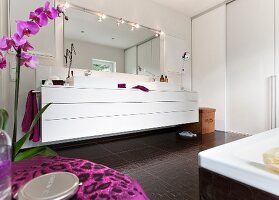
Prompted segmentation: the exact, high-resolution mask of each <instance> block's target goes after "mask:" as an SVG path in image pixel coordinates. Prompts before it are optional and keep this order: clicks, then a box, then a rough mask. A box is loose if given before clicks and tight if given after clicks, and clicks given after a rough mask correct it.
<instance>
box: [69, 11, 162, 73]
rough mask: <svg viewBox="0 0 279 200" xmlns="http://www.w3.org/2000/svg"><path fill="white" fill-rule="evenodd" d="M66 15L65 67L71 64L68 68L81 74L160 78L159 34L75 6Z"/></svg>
mask: <svg viewBox="0 0 279 200" xmlns="http://www.w3.org/2000/svg"><path fill="white" fill-rule="evenodd" d="M67 15H68V17H69V20H68V21H65V22H64V57H65V59H64V62H65V66H66V65H69V64H70V63H69V62H72V63H71V65H72V66H71V67H72V68H80V69H85V70H96V71H103V72H118V73H128V74H141V75H148V76H154V77H155V76H158V75H160V37H159V36H160V34H159V31H156V30H153V29H149V28H146V27H143V26H140V25H138V24H134V23H130V22H128V21H125V20H123V19H117V18H114V17H109V16H105V15H104V14H102V15H101V14H98V13H93V11H92V12H89V11H88V10H86V9H82V8H80V7H78V6H73V7H70V8H69V9H68V10H67ZM70 53H72V54H71V55H72V60H70V59H69V56H68V55H69V54H70Z"/></svg>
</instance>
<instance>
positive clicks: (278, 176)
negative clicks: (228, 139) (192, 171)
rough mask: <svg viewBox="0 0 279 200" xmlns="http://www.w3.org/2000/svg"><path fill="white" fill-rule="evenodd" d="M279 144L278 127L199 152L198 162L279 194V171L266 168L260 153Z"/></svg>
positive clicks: (220, 172) (240, 180) (202, 165)
mask: <svg viewBox="0 0 279 200" xmlns="http://www.w3.org/2000/svg"><path fill="white" fill-rule="evenodd" d="M275 147H279V129H274V130H271V131H268V132H264V133H260V134H257V135H254V136H251V137H248V138H245V139H241V140H238V141H235V142H232V143H229V144H225V145H222V146H219V147H216V148H213V149H210V150H207V151H203V152H201V153H200V154H199V165H200V167H202V168H205V169H208V170H210V171H213V172H215V173H218V174H221V175H223V176H226V177H229V178H231V179H234V180H237V181H239V182H242V183H245V184H247V185H250V186H253V187H255V188H258V189H260V190H263V191H266V192H269V193H271V194H274V195H276V196H279V173H274V172H272V171H269V170H268V169H266V167H265V166H264V164H263V159H262V158H263V153H264V152H266V151H268V150H269V149H271V148H275Z"/></svg>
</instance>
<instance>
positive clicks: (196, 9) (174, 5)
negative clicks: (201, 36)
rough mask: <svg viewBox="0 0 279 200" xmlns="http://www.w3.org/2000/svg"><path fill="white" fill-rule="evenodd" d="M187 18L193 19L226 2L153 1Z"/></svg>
mask: <svg viewBox="0 0 279 200" xmlns="http://www.w3.org/2000/svg"><path fill="white" fill-rule="evenodd" d="M151 1H153V2H156V3H158V4H161V5H163V6H165V7H169V8H171V9H173V10H176V11H178V12H181V13H184V14H185V15H187V16H190V17H193V16H195V15H197V14H200V13H201V12H203V11H206V10H207V9H209V8H212V7H214V6H216V5H218V4H220V3H222V2H224V1H225V0H151Z"/></svg>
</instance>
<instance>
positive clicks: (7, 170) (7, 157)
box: [0, 130, 12, 200]
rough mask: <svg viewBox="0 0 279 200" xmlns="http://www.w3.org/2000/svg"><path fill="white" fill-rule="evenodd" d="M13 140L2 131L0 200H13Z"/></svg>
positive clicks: (0, 143)
mask: <svg viewBox="0 0 279 200" xmlns="http://www.w3.org/2000/svg"><path fill="white" fill-rule="evenodd" d="M11 145H12V143H11V139H10V137H9V135H8V134H7V133H5V132H4V131H3V130H0V199H2V200H10V199H11V181H12V180H11V163H12V161H11Z"/></svg>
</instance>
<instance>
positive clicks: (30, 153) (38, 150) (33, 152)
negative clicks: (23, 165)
mask: <svg viewBox="0 0 279 200" xmlns="http://www.w3.org/2000/svg"><path fill="white" fill-rule="evenodd" d="M34 156H57V153H56V152H55V151H53V150H51V149H50V148H48V147H34V148H32V149H28V150H26V151H23V152H21V153H18V154H17V155H16V157H15V159H14V160H15V161H20V160H25V159H28V158H32V157H34Z"/></svg>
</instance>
